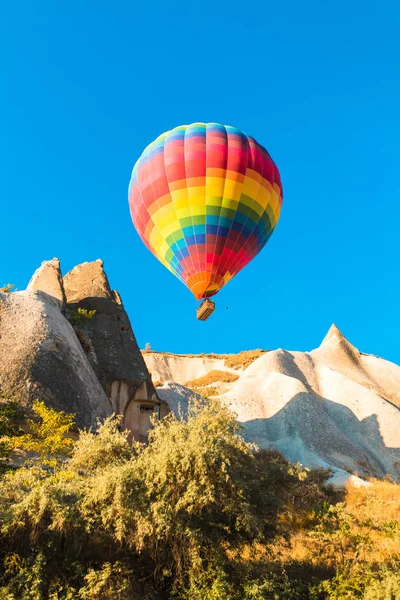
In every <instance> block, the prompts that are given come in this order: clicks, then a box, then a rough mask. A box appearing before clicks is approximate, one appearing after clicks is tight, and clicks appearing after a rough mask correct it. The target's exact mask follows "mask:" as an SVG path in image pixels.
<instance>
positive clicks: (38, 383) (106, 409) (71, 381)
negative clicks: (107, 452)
mask: <svg viewBox="0 0 400 600" xmlns="http://www.w3.org/2000/svg"><path fill="white" fill-rule="evenodd" d="M0 334H1V339H0V342H1V343H0V388H1V390H2V391H3V392H4V393H8V394H10V395H11V396H12V398H13V399H15V400H17V401H19V402H21V403H22V404H25V405H29V404H30V403H31V402H32V401H33V400H35V399H36V398H38V399H40V400H44V401H45V402H46V404H48V405H49V406H50V407H52V408H55V409H57V410H64V411H67V412H70V413H75V414H76V422H77V424H78V425H79V426H80V427H95V426H96V424H97V421H98V420H99V419H104V418H105V417H106V416H108V415H110V414H111V413H112V408H111V403H110V401H109V400H108V398H107V396H106V394H105V392H104V390H103V388H102V387H101V385H100V382H99V381H98V379H97V377H96V375H95V373H94V371H93V369H92V367H91V365H90V363H89V361H88V359H87V357H86V355H85V353H84V351H83V349H82V346H81V345H80V343H79V341H78V339H77V337H76V335H75V332H74V330H73V328H72V326H71V324H70V323H69V322H68V321H67V319H66V318H65V316H64V315H63V314H62V312H61V310H60V303H59V301H58V300H57V299H56V298H54V297H52V296H49V295H48V294H46V293H45V292H42V291H35V290H30V291H28V290H26V291H23V292H14V293H8V294H2V293H0Z"/></svg>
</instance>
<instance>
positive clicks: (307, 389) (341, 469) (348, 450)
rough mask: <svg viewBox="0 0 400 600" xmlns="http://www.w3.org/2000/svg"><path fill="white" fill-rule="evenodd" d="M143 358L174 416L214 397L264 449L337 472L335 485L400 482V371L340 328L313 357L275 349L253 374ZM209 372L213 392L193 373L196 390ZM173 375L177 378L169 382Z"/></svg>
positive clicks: (202, 362) (196, 361) (200, 361)
mask: <svg viewBox="0 0 400 600" xmlns="http://www.w3.org/2000/svg"><path fill="white" fill-rule="evenodd" d="M144 358H145V360H146V362H147V364H148V365H149V368H150V369H151V370H152V373H153V378H154V380H159V381H160V382H161V383H164V385H162V386H161V387H158V388H157V390H158V394H159V395H160V397H162V398H163V399H164V400H166V401H168V402H169V404H170V407H171V410H176V408H177V406H178V404H179V402H180V403H181V406H182V408H183V410H185V406H186V405H187V401H188V398H189V397H190V395H191V394H192V393H193V392H192V390H195V391H197V392H200V393H202V392H203V390H206V392H207V390H212V393H214V394H215V393H217V394H219V398H220V399H221V400H222V401H223V402H224V403H225V404H226V405H228V406H229V407H230V408H231V409H232V410H233V411H234V412H235V413H236V414H237V415H238V420H239V421H240V422H241V423H242V424H243V426H244V430H245V434H246V437H247V438H248V439H249V440H250V441H253V442H255V443H257V444H258V446H259V447H261V448H276V449H278V450H280V451H281V452H282V453H283V454H284V455H285V456H286V457H287V458H288V459H289V460H291V461H293V462H297V461H299V462H301V463H303V464H305V465H307V466H310V467H315V466H322V467H328V468H332V469H333V470H334V472H335V473H336V475H335V477H336V479H342V480H343V478H345V477H346V474H347V473H348V472H352V473H358V474H360V475H363V476H368V475H374V476H378V477H382V476H384V475H386V474H389V475H391V476H392V477H393V478H394V479H396V480H399V479H400V434H399V432H400V410H399V406H400V367H398V366H396V365H394V364H393V363H390V362H388V361H385V360H383V359H381V358H377V357H374V356H367V355H364V354H362V353H361V352H359V351H358V350H357V349H356V348H355V347H354V346H353V345H352V344H350V342H349V341H348V340H347V339H346V338H345V337H344V336H343V335H342V333H341V332H340V331H339V330H338V329H337V327H335V326H332V327H331V329H330V330H329V332H328V334H327V335H326V337H325V339H324V340H323V342H322V344H321V346H320V347H319V348H317V349H316V350H313V351H312V352H288V351H286V350H282V349H279V350H274V351H270V352H266V353H264V354H261V356H259V357H258V358H256V359H255V360H254V361H253V362H252V363H251V364H250V365H249V366H247V368H243V367H241V366H240V361H235V360H232V358H229V357H224V358H223V359H222V363H221V361H219V362H218V357H215V356H214V357H212V358H211V359H207V357H186V358H185V357H182V356H178V357H174V356H173V355H166V356H165V357H163V356H162V354H156V353H145V354H144ZM191 361H193V364H192V366H190V364H189V363H190V362H191ZM226 364H228V365H232V364H236V365H237V368H236V369H235V372H236V374H237V376H238V377H237V378H236V380H235V381H231V382H229V383H225V382H224V379H225V377H224V371H226V370H229V371H232V369H231V368H229V369H227V367H226ZM157 365H159V368H157ZM166 365H167V366H168V368H166ZM183 365H185V366H184V368H183ZM207 365H209V366H210V367H211V368H212V369H213V371H212V372H211V371H209V375H210V376H211V375H212V374H214V376H213V377H212V379H213V380H214V381H213V384H212V387H210V386H206V387H202V386H201V385H200V387H199V386H197V385H196V379H193V372H194V371H196V374H197V378H198V379H197V383H200V384H203V383H206V382H207V377H206V373H205V372H204V371H205V370H206V366H207ZM215 365H218V370H216V366H215ZM216 373H220V382H218V381H215V374H216ZM169 374H174V375H175V379H173V378H170V379H169V381H168V375H169ZM188 374H190V379H191V381H190V383H189V384H188V385H187V386H185V383H187V379H186V378H188V379H189V377H188ZM171 379H172V381H171ZM209 379H211V377H210V378H209ZM228 379H229V378H228ZM189 386H190V388H191V389H189Z"/></svg>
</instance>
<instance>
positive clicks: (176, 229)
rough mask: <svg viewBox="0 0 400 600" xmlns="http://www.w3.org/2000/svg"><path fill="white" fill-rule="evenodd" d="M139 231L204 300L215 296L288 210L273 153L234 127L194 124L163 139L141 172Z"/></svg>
mask: <svg viewBox="0 0 400 600" xmlns="http://www.w3.org/2000/svg"><path fill="white" fill-rule="evenodd" d="M129 205H130V212H131V216H132V221H133V224H134V226H135V228H136V230H137V231H138V233H139V235H140V237H141V239H142V241H143V242H144V243H145V244H146V246H147V247H148V248H149V250H151V252H153V254H154V255H155V256H156V257H157V258H158V259H159V260H160V261H161V262H162V263H163V264H164V265H165V266H166V267H167V268H168V269H169V270H170V271H171V272H172V273H173V274H174V275H176V277H178V278H179V279H180V280H181V281H182V282H183V283H184V284H185V285H186V286H187V287H188V288H189V289H190V290H191V292H192V293H193V294H194V296H195V297H196V298H197V299H200V298H208V297H210V296H213V295H214V294H216V293H217V292H218V291H219V290H220V289H221V288H222V286H223V285H225V283H227V282H228V281H229V280H230V279H232V277H234V275H236V274H237V273H238V272H239V271H240V270H241V269H243V267H244V266H245V265H247V264H248V263H249V262H250V260H251V259H252V258H254V256H256V254H258V252H260V250H261V249H262V248H263V247H264V246H265V244H266V243H267V241H268V239H269V237H270V236H271V234H272V232H273V231H274V229H275V226H276V224H277V222H278V219H279V214H280V209H281V205H282V185H281V181H280V176H279V171H278V169H277V167H276V165H275V163H274V162H273V160H272V159H271V157H270V155H269V154H268V152H267V151H266V150H265V148H263V147H262V146H260V145H259V144H258V143H257V142H256V141H255V140H254V139H253V138H251V137H249V136H247V135H245V134H244V133H242V132H241V131H239V130H238V129H236V128H235V127H229V126H223V125H219V124H217V123H207V124H205V123H194V124H192V125H183V126H181V127H176V128H175V129H172V130H171V131H167V132H166V133H163V134H162V135H160V136H159V137H158V138H157V139H156V140H155V141H154V142H153V143H152V144H150V145H149V146H148V147H147V148H146V149H145V150H144V152H143V154H142V155H141V157H140V158H139V160H138V161H137V163H136V164H135V166H134V169H133V172H132V178H131V181H130V185H129Z"/></svg>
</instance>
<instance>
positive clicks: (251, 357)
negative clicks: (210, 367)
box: [225, 348, 267, 369]
mask: <svg viewBox="0 0 400 600" xmlns="http://www.w3.org/2000/svg"><path fill="white" fill-rule="evenodd" d="M266 352H267V350H261V349H260V348H258V349H257V350H243V352H239V354H230V355H228V357H227V358H225V366H226V367H229V368H231V369H247V367H248V366H250V365H251V363H253V362H254V361H255V360H256V359H257V358H260V356H262V355H263V354H265V353H266Z"/></svg>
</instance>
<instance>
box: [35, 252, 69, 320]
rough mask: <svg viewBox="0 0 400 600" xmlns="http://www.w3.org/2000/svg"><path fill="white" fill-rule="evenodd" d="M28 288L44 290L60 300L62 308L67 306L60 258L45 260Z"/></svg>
mask: <svg viewBox="0 0 400 600" xmlns="http://www.w3.org/2000/svg"><path fill="white" fill-rule="evenodd" d="M26 289H27V291H31V290H42V292H46V294H48V295H49V296H53V298H56V299H57V300H59V301H60V302H61V306H62V308H65V304H66V298H65V292H64V286H63V278H62V275H61V270H60V261H59V260H58V258H53V260H45V261H43V262H42V264H41V266H40V267H39V268H38V269H36V271H35V273H34V274H33V276H32V278H31V280H30V282H29V283H28V287H27V288H26Z"/></svg>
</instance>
